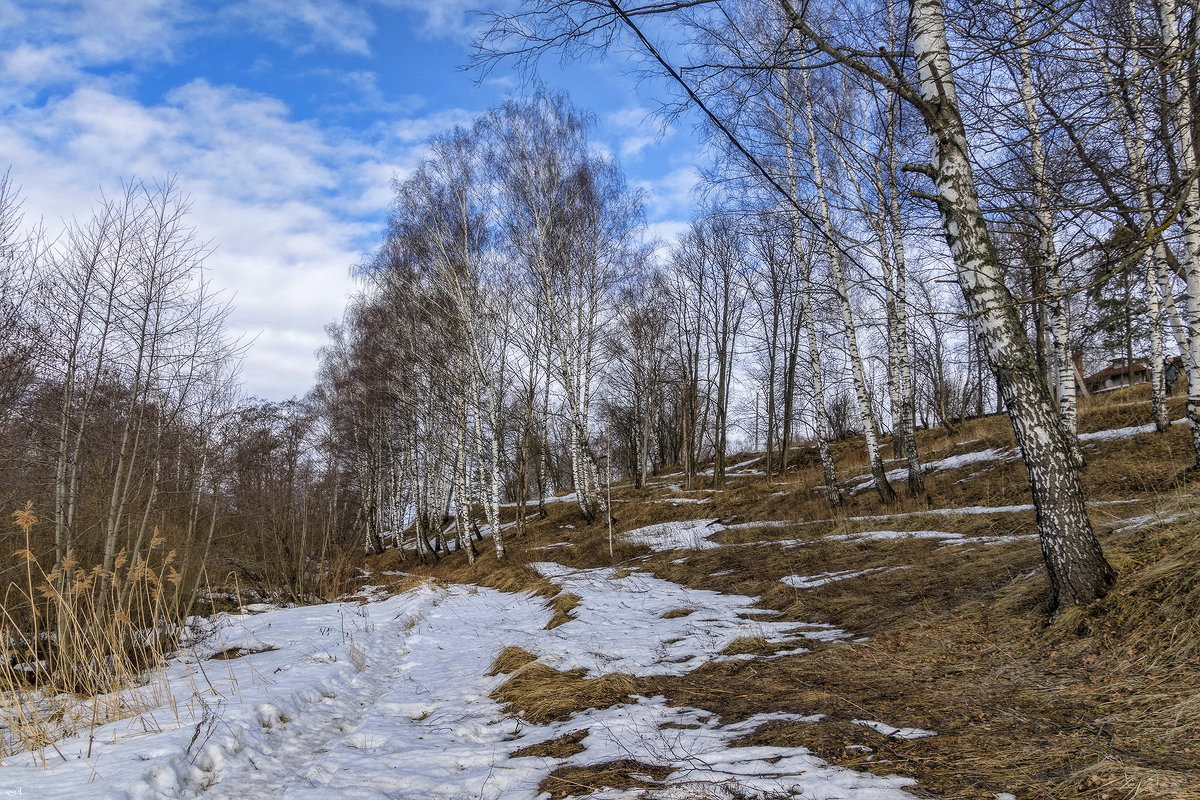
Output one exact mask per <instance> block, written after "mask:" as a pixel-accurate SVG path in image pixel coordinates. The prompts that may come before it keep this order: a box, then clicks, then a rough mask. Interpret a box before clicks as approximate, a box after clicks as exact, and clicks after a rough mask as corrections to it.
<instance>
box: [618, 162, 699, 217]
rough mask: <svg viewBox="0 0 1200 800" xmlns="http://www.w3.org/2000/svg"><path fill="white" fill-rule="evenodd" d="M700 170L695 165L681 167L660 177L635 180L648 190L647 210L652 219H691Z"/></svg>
mask: <svg viewBox="0 0 1200 800" xmlns="http://www.w3.org/2000/svg"><path fill="white" fill-rule="evenodd" d="M700 183H701V178H700V172H699V171H698V170H697V169H696V167H695V166H691V165H689V166H686V167H680V168H678V169H675V170H672V171H671V172H668V173H667V174H666V175H663V176H661V177H659V178H654V179H649V180H640V181H635V182H634V186H636V187H638V188H639V189H642V190H643V191H645V192H646V198H647V204H646V205H647V211H648V212H649V215H650V218H651V219H652V220H679V219H690V218H691V216H692V205H693V201H694V200H695V197H696V190H697V188H698V187H699V186H700Z"/></svg>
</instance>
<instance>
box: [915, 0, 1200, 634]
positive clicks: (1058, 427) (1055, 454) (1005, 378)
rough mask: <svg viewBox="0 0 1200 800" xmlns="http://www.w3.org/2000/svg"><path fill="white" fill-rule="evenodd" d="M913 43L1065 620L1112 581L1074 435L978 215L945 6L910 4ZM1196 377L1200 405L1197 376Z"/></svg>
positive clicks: (967, 271) (952, 228)
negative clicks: (1076, 455) (1055, 401)
mask: <svg viewBox="0 0 1200 800" xmlns="http://www.w3.org/2000/svg"><path fill="white" fill-rule="evenodd" d="M913 41H914V49H915V53H916V58H917V69H918V78H919V80H920V95H921V99H922V101H923V102H922V104H921V111H922V113H923V115H924V116H925V121H926V124H927V126H928V128H929V132H930V134H931V137H932V143H933V164H932V170H931V173H932V177H933V180H934V183H935V184H936V186H937V192H938V208H939V211H940V213H941V217H942V223H943V227H944V229H945V233H946V240H947V242H948V244H949V246H950V250H951V253H952V254H953V256H954V261H955V264H956V267H957V273H958V281H959V284H960V286H961V288H962V291H963V296H964V298H965V299H966V302H967V307H968V309H969V310H970V311H971V313H972V314H973V315H974V318H975V320H976V324H977V326H978V329H979V332H980V337H981V339H982V341H983V344H984V346H985V348H986V352H987V355H988V362H989V364H990V365H991V367H992V370H993V371H994V372H995V374H996V378H997V380H998V382H999V384H1000V388H1001V391H1002V392H1003V395H1004V401H1005V404H1006V405H1007V407H1008V412H1009V419H1010V421H1011V423H1012V426H1013V432H1014V434H1015V435H1016V439H1017V443H1018V445H1019V446H1020V449H1021V455H1022V457H1023V458H1024V461H1025V467H1026V469H1027V471H1028V473H1029V482H1030V487H1031V489H1032V494H1033V501H1034V506H1035V508H1036V515H1037V527H1038V533H1039V536H1040V538H1041V543H1042V554H1043V557H1044V558H1045V562H1046V569H1047V573H1048V576H1049V579H1050V592H1051V598H1050V599H1051V608H1052V610H1053V613H1055V614H1058V613H1060V612H1061V611H1063V610H1064V609H1066V608H1067V607H1069V606H1071V605H1074V604H1076V603H1087V602H1090V601H1092V600H1095V599H1097V598H1099V597H1102V596H1104V594H1106V593H1107V591H1108V589H1109V587H1110V586H1111V585H1112V583H1113V580H1114V578H1115V575H1114V573H1113V570H1112V567H1111V566H1109V564H1108V561H1107V560H1105V558H1104V554H1103V552H1102V550H1101V548H1100V543H1099V541H1098V540H1097V539H1096V536H1095V533H1094V532H1093V531H1092V525H1091V522H1090V520H1089V519H1088V516H1087V508H1086V506H1085V504H1084V498H1083V487H1082V485H1081V484H1080V482H1079V475H1078V472H1077V469H1076V466H1075V458H1074V455H1073V454H1072V452H1071V444H1070V440H1069V437H1068V433H1067V430H1066V428H1065V426H1064V425H1063V422H1062V417H1061V415H1060V414H1059V413H1058V410H1057V409H1056V408H1055V406H1054V404H1053V402H1052V401H1051V399H1050V395H1049V391H1048V388H1047V386H1046V383H1045V377H1044V376H1043V374H1042V373H1041V371H1040V370H1039V369H1038V365H1037V359H1036V358H1035V355H1034V352H1033V348H1032V347H1031V346H1030V343H1029V339H1028V337H1027V336H1026V334H1025V331H1024V329H1023V327H1022V326H1021V322H1020V319H1019V317H1018V315H1017V311H1016V304H1015V303H1014V301H1013V298H1012V296H1011V295H1010V294H1009V291H1008V288H1007V287H1006V286H1005V285H1004V283H1003V281H1002V279H1001V272H1000V262H999V259H998V257H997V255H996V252H995V249H994V246H993V243H992V240H991V238H990V236H989V234H988V231H987V227H986V224H985V221H984V217H983V213H982V211H981V210H980V207H979V199H978V195H977V193H976V188H975V180H974V175H973V173H972V168H971V162H970V159H969V156H968V144H967V136H966V129H965V127H964V125H963V122H962V118H961V116H960V115H959V111H958V101H957V97H956V92H955V87H954V82H953V79H952V75H953V67H952V65H951V61H950V51H949V45H948V43H947V39H946V27H945V19H944V16H943V10H942V4H941V2H940V0H916V2H914V3H913ZM1198 277H1200V276H1198ZM1197 379H1198V380H1197V381H1196V383H1197V386H1196V389H1197V394H1198V399H1200V374H1198V375H1197Z"/></svg>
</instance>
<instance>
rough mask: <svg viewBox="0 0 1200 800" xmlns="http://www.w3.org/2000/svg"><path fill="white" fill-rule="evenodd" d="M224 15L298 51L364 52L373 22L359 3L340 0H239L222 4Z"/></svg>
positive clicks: (363, 53) (369, 14)
mask: <svg viewBox="0 0 1200 800" xmlns="http://www.w3.org/2000/svg"><path fill="white" fill-rule="evenodd" d="M221 14H222V16H223V17H224V19H226V20H228V21H230V22H231V23H233V24H237V25H248V26H250V28H251V29H252V30H253V31H255V32H256V33H259V34H262V35H263V36H266V37H267V38H269V39H271V40H272V41H274V42H276V43H277V44H281V45H283V46H285V47H290V48H293V49H296V50H299V51H302V52H307V51H311V50H314V49H316V48H319V47H332V48H334V49H335V50H339V51H341V52H344V53H355V54H358V55H367V54H368V53H370V51H371V36H372V35H373V34H374V33H375V23H374V21H373V20H372V18H371V11H370V9H369V8H367V7H364V4H362V3H350V2H343V0H242V2H239V3H233V4H230V5H227V6H225V7H224V8H223V9H222V11H221Z"/></svg>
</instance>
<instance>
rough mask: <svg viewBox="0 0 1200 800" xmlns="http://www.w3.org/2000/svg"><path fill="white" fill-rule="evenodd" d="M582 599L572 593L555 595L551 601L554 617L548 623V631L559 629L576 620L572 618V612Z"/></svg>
mask: <svg viewBox="0 0 1200 800" xmlns="http://www.w3.org/2000/svg"><path fill="white" fill-rule="evenodd" d="M582 599H583V598H582V597H580V596H579V595H577V594H571V593H570V592H563V593H561V594H557V595H555V596H554V598H553V599H552V600H551V601H550V607H551V608H552V609H554V616H553V617H551V618H550V621H549V622H547V623H546V630H551V629H552V628H557V627H558V626H559V625H565V624H566V623H568V622H570V621H571V620H573V619H575V617H573V616H571V611H573V610H574V609H575V607H576V606H578V605H579V601H580V600H582Z"/></svg>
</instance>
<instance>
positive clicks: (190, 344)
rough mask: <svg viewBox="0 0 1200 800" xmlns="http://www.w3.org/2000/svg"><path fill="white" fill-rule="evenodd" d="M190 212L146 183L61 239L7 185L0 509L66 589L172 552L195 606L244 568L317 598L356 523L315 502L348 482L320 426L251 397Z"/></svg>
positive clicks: (1, 190)
mask: <svg viewBox="0 0 1200 800" xmlns="http://www.w3.org/2000/svg"><path fill="white" fill-rule="evenodd" d="M188 211H189V201H188V199H187V198H186V196H184V195H183V194H182V193H181V191H180V189H179V187H178V186H177V185H175V184H174V183H173V182H166V183H162V184H146V183H143V182H137V181H134V182H131V183H129V184H128V185H126V186H125V187H123V189H122V191H121V192H120V193H119V194H118V195H117V196H115V197H110V198H104V199H102V200H101V201H100V202H98V203H97V204H96V206H95V207H94V209H93V211H92V213H91V214H90V215H88V216H87V217H86V218H83V219H76V220H71V221H69V222H68V223H67V224H66V225H65V228H64V230H63V231H62V232H61V233H59V234H57V235H56V236H54V237H52V238H51V237H49V236H47V235H46V234H45V233H44V232H43V231H41V230H39V229H37V228H32V229H31V226H29V225H26V224H25V222H24V215H23V211H22V202H21V199H20V197H19V194H18V192H17V191H16V189H15V187H14V186H13V185H12V183H11V182H10V181H9V180H8V178H7V177H5V178H4V179H3V181H0V486H2V487H3V488H2V489H0V492H2V500H3V505H4V507H5V508H7V509H9V510H10V511H11V510H14V509H20V508H23V507H25V506H26V504H27V503H28V504H31V507H32V509H33V513H34V514H35V515H36V517H37V518H38V520H39V522H38V524H36V525H34V526H33V527H32V528H31V530H30V534H31V539H30V541H29V551H30V552H28V553H27V554H25V555H26V557H27V558H29V559H36V562H37V563H38V564H40V565H41V567H42V569H43V570H44V571H45V572H47V573H48V574H49V575H51V576H53V577H54V579H55V581H56V584H57V587H58V588H59V589H61V588H63V587H65V586H67V585H69V582H71V581H75V580H82V579H83V577H84V576H85V575H87V574H89V572H90V571H91V570H93V569H95V570H96V572H95V575H96V576H98V579H99V580H100V581H101V582H103V583H104V584H105V587H104V588H105V589H106V590H107V589H108V588H109V586H108V585H109V584H110V583H111V582H113V580H114V576H115V575H116V574H117V573H118V571H119V568H120V567H121V566H122V565H126V564H128V565H137V564H138V563H140V562H143V561H145V559H146V558H147V557H148V553H149V551H150V550H151V549H152V548H153V547H159V546H164V545H165V547H166V548H167V549H173V550H174V551H175V555H174V556H173V557H172V559H171V563H172V565H173V566H172V570H173V571H172V573H171V578H172V580H173V586H172V591H173V592H174V593H175V595H176V597H177V599H178V600H179V601H180V602H179V605H180V606H181V607H184V606H186V605H187V604H188V603H189V602H190V600H191V599H193V598H194V597H195V596H196V595H197V593H198V592H199V591H200V590H201V589H202V588H203V587H204V586H207V585H209V584H224V583H226V582H227V581H226V579H227V574H228V572H229V571H230V570H233V571H236V572H237V573H238V574H239V576H241V578H242V579H243V581H244V580H245V579H246V578H250V579H251V581H252V582H255V583H260V584H263V585H270V586H272V587H280V588H283V589H285V590H290V591H292V592H293V593H295V594H305V593H311V592H313V591H314V590H315V589H316V588H317V587H318V585H319V584H320V582H321V580H322V570H321V568H320V567H319V564H318V561H319V559H321V557H322V556H325V555H329V554H330V553H332V552H333V551H334V549H335V548H337V547H338V546H339V545H340V544H344V543H343V542H341V541H340V539H339V534H338V532H339V531H340V530H341V529H342V527H344V526H345V525H346V523H347V521H346V520H345V519H342V516H344V513H345V512H344V510H343V509H341V508H338V507H336V506H331V505H330V504H328V503H326V504H323V505H322V504H321V503H320V502H319V501H316V500H315V499H314V498H315V497H324V496H326V495H328V494H330V492H326V491H325V489H324V486H325V484H326V483H329V484H332V483H336V481H332V480H331V479H330V476H329V475H328V474H327V473H326V466H325V465H326V463H327V462H326V460H325V459H324V458H322V457H321V454H320V452H321V451H320V447H319V446H320V444H321V436H322V431H323V430H324V429H323V427H322V425H321V418H320V415H319V414H317V413H316V412H315V411H314V410H313V409H311V408H309V407H307V406H306V405H305V404H303V403H295V402H293V403H285V404H271V403H262V402H258V401H253V400H244V399H241V398H239V397H238V394H237V380H236V378H237V367H238V364H239V360H240V355H241V349H242V348H241V346H240V345H239V343H237V342H235V341H233V340H232V339H231V338H230V337H229V336H228V335H227V332H226V329H225V322H226V319H227V317H228V313H229V306H228V304H227V303H226V302H225V301H224V300H223V299H222V298H221V296H220V294H219V293H218V292H216V291H214V290H213V288H212V287H211V285H210V284H209V281H208V278H207V276H206V273H205V269H204V260H205V257H206V255H207V253H208V246H207V244H206V243H205V242H204V241H202V240H201V239H199V238H198V236H197V234H196V232H195V230H194V229H193V228H192V227H191V225H190V224H189V223H188ZM314 504H316V505H314ZM310 531H311V533H310ZM12 534H16V529H15V528H14V529H12ZM12 534H10V537H11V535H12ZM306 534H307V535H308V536H309V538H308V539H307V540H306ZM14 541H21V543H22V544H24V542H23V540H21V537H20V536H17V537H16V539H14ZM152 542H154V544H153V545H152ZM19 546H21V545H14V546H12V547H11V548H10V551H15V550H17V549H18V547H19ZM164 552H165V551H164ZM218 556H220V558H218ZM24 563H25V562H24V561H20V560H19V561H16V562H11V561H10V562H9V563H7V564H4V565H2V566H0V570H3V571H2V572H0V581H2V582H3V583H4V584H8V583H9V582H11V581H13V580H18V579H21V578H23V577H24V573H25V571H26V567H25V566H24ZM214 564H220V565H221V566H222V568H219V569H218V568H213V565H214ZM206 568H207V569H208V571H206ZM111 588H112V590H113V591H114V592H119V591H121V588H122V587H117V586H113V587H111ZM6 612H7V614H8V615H9V616H8V617H7V619H9V620H11V619H13V618H14V615H15V616H19V615H20V613H21V611H20V609H18V608H16V607H15V605H13V604H10V605H9V606H6Z"/></svg>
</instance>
